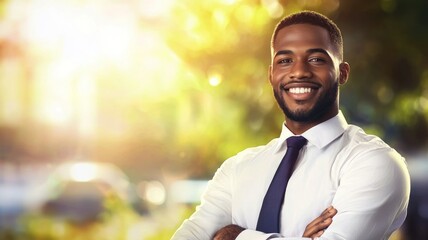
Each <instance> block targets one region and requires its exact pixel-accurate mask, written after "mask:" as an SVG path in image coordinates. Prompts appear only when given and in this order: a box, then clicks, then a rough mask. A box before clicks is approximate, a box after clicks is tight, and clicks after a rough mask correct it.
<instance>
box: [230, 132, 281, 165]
mask: <svg viewBox="0 0 428 240" xmlns="http://www.w3.org/2000/svg"><path fill="white" fill-rule="evenodd" d="M278 141H279V139H278V138H275V139H272V140H271V141H270V142H269V143H267V144H265V145H260V146H255V147H249V148H247V149H244V150H243V151H241V152H239V153H237V154H236V155H234V156H232V157H230V158H228V159H226V161H225V162H224V163H223V165H229V166H230V165H234V166H236V165H242V164H244V165H245V164H249V163H251V162H254V161H256V160H257V159H259V158H260V156H263V155H265V154H270V153H272V152H273V151H274V149H275V148H276V146H277V145H278Z"/></svg>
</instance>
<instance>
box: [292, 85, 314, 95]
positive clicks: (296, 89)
mask: <svg viewBox="0 0 428 240" xmlns="http://www.w3.org/2000/svg"><path fill="white" fill-rule="evenodd" d="M289 91H290V92H291V93H296V94H300V93H310V92H311V91H312V88H303V87H301V88H290V90H289Z"/></svg>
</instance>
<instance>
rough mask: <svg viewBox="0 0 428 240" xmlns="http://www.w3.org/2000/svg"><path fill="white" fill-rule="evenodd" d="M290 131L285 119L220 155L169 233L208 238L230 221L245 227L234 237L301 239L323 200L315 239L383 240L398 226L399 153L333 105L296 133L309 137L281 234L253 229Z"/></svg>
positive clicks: (402, 166)
mask: <svg viewBox="0 0 428 240" xmlns="http://www.w3.org/2000/svg"><path fill="white" fill-rule="evenodd" d="M292 135H293V133H292V132H290V130H288V128H287V127H285V125H284V126H283V129H282V132H281V136H280V137H279V138H276V139H274V140H272V141H271V142H269V143H268V144H267V145H265V146H260V147H255V148H249V149H246V150H244V151H242V152H240V153H238V154H237V155H236V156H233V157H231V158H229V159H227V160H226V161H225V162H224V163H223V164H222V166H221V167H220V168H219V169H218V170H217V172H216V173H215V175H214V177H213V179H212V180H211V181H210V183H209V184H208V187H207V190H206V192H205V194H204V195H203V197H202V201H201V205H200V206H198V208H197V210H196V211H195V213H194V214H193V215H192V216H191V217H190V218H189V219H188V220H186V221H184V222H183V224H182V226H181V227H180V228H179V229H178V230H177V232H176V233H175V235H174V236H173V237H172V239H173V240H192V239H195V240H203V239H212V237H213V235H214V234H215V232H216V231H217V230H219V229H220V228H222V227H223V226H226V225H229V224H232V223H233V224H237V225H239V226H241V227H244V228H246V229H247V230H245V231H243V232H242V233H241V234H240V235H239V236H238V238H237V239H238V240H252V239H254V240H256V239H284V240H291V239H308V238H303V237H302V235H303V233H304V230H305V228H306V226H307V225H308V224H309V223H310V222H311V221H312V220H314V219H315V218H317V217H318V216H319V215H320V214H321V212H323V211H324V209H326V208H327V207H329V206H330V205H332V206H333V207H335V208H336V209H337V210H338V213H337V214H336V215H335V216H334V217H333V223H332V224H331V225H330V226H329V227H328V228H327V229H326V230H325V232H324V234H323V235H322V236H321V237H320V238H319V239H328V240H336V239H346V240H352V239H356V240H357V239H358V240H383V239H388V237H389V236H390V235H391V234H392V232H393V231H394V230H396V229H397V228H399V227H400V226H401V224H402V223H403V222H404V219H405V217H406V213H407V204H408V200H409V193H410V178H409V174H408V170H407V166H406V163H405V160H404V158H403V157H401V156H400V155H399V154H398V153H397V152H396V151H395V150H394V149H392V148H391V147H389V146H388V145H387V144H385V143H384V142H383V141H382V140H381V139H379V138H378V137H375V136H372V135H367V134H366V133H364V131H363V130H362V129H361V128H359V127H357V126H354V125H348V123H347V122H346V120H345V118H344V116H343V115H342V113H341V112H339V114H338V115H337V116H335V117H333V118H331V119H329V120H327V121H325V122H323V123H321V124H319V125H317V126H315V127H313V128H311V129H309V130H307V131H306V132H304V133H303V134H302V136H304V137H305V138H306V139H307V140H308V144H307V145H306V146H304V147H303V149H302V150H301V152H300V155H299V159H298V161H297V163H296V167H295V170H294V172H293V174H292V176H291V178H290V180H289V182H288V185H287V189H286V193H285V199H284V205H283V207H282V212H281V221H280V225H281V226H280V229H281V230H280V233H267V234H266V233H262V232H258V231H256V230H255V229H256V225H257V220H258V216H259V212H260V208H261V205H262V202H263V198H264V196H265V194H266V192H267V189H268V187H269V184H270V182H271V180H272V178H273V176H274V174H275V171H276V169H277V167H278V165H279V163H280V161H281V159H282V157H283V156H284V154H285V152H286V150H287V146H286V143H285V140H286V139H287V138H288V137H290V136H292Z"/></svg>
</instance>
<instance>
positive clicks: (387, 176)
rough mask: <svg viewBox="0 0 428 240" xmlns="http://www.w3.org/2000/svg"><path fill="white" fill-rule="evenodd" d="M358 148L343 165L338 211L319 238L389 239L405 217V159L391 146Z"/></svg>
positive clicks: (336, 201)
mask: <svg viewBox="0 0 428 240" xmlns="http://www.w3.org/2000/svg"><path fill="white" fill-rule="evenodd" d="M360 147H364V145H362V146H360ZM359 152H363V153H362V154H359V155H357V156H355V158H354V159H352V160H351V161H349V164H348V165H347V166H344V168H345V169H343V171H342V172H343V174H342V176H341V177H340V183H339V187H338V189H337V192H336V194H335V197H334V199H333V203H332V205H333V206H334V207H335V208H336V209H337V210H338V213H337V215H336V216H334V217H333V223H332V224H331V225H330V227H329V228H327V230H326V231H325V233H324V234H323V236H322V237H321V238H320V239H346V240H352V239H388V237H389V236H390V235H391V234H392V232H393V231H395V230H396V229H398V228H399V227H400V226H401V225H402V223H403V222H404V220H405V218H406V215H407V205H408V201H409V194H410V176H409V173H408V170H407V166H406V163H405V160H404V159H403V158H402V157H401V156H400V155H399V154H398V153H397V152H395V150H393V149H390V148H380V149H376V150H372V151H359Z"/></svg>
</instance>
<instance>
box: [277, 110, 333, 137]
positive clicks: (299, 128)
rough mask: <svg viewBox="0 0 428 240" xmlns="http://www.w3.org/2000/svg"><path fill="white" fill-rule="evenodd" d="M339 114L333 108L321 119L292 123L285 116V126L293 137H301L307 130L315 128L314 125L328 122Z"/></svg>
mask: <svg viewBox="0 0 428 240" xmlns="http://www.w3.org/2000/svg"><path fill="white" fill-rule="evenodd" d="M338 113H339V109H338V108H335V109H332V110H331V111H329V112H328V113H327V114H324V115H323V116H322V117H320V118H318V119H316V120H313V121H306V122H301V121H294V120H291V119H289V118H288V117H287V116H285V126H286V127H287V128H288V129H289V130H290V131H291V132H292V133H294V134H295V135H301V134H302V133H304V132H306V131H307V130H309V129H311V128H312V127H315V126H316V125H318V124H320V123H322V122H325V121H327V120H329V119H330V118H332V117H334V116H336V115H337V114H338Z"/></svg>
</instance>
